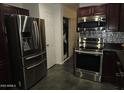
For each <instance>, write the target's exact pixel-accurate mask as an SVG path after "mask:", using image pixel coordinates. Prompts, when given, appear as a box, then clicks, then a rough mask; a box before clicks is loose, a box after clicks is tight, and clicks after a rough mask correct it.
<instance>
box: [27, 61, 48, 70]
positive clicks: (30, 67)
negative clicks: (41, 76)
mask: <svg viewBox="0 0 124 93" xmlns="http://www.w3.org/2000/svg"><path fill="white" fill-rule="evenodd" d="M44 61H46V59H44V60H42V61H41V62H39V63H37V64H35V65H32V66H29V67H27V68H26V69H27V70H29V69H32V68H34V67H37V66H39V65H40V64H42V63H43V62H44Z"/></svg>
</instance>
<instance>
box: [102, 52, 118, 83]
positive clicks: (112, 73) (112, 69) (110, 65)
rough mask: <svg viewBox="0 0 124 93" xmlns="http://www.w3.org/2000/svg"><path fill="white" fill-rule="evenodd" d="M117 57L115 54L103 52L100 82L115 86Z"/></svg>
mask: <svg viewBox="0 0 124 93" xmlns="http://www.w3.org/2000/svg"><path fill="white" fill-rule="evenodd" d="M117 61H118V57H117V55H116V52H108V51H105V52H104V55H103V69H102V81H103V82H109V83H112V84H116V83H117V81H116V73H117V72H118V69H117V65H116V64H117Z"/></svg>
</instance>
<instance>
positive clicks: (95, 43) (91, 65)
mask: <svg viewBox="0 0 124 93" xmlns="http://www.w3.org/2000/svg"><path fill="white" fill-rule="evenodd" d="M103 46H104V43H103V39H102V38H86V37H81V36H80V35H79V40H78V47H77V48H76V49H75V59H76V62H75V75H77V76H79V77H81V78H84V79H88V80H93V81H98V82H101V75H102V58H103V50H102V49H103Z"/></svg>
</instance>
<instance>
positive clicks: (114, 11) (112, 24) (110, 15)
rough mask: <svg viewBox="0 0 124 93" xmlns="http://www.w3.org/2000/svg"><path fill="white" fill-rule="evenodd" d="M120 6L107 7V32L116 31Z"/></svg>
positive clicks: (109, 5) (111, 5) (110, 5)
mask: <svg viewBox="0 0 124 93" xmlns="http://www.w3.org/2000/svg"><path fill="white" fill-rule="evenodd" d="M119 10H120V4H108V5H107V31H118V30H119V29H118V28H119V15H120V11H119Z"/></svg>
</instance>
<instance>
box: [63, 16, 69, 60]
mask: <svg viewBox="0 0 124 93" xmlns="http://www.w3.org/2000/svg"><path fill="white" fill-rule="evenodd" d="M68 38H69V18H67V17H63V59H64V60H66V59H67V58H68V57H69V49H68Z"/></svg>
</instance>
